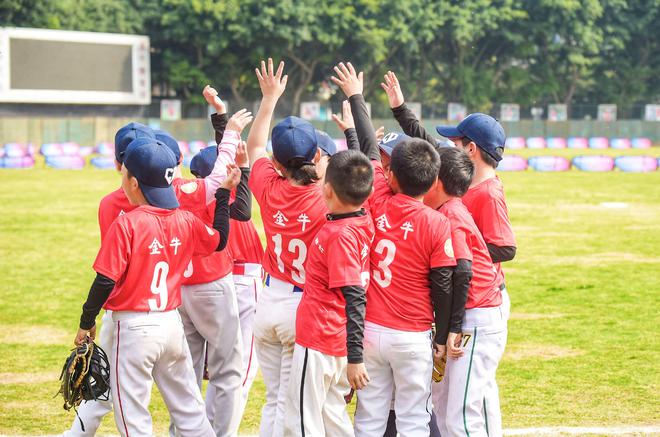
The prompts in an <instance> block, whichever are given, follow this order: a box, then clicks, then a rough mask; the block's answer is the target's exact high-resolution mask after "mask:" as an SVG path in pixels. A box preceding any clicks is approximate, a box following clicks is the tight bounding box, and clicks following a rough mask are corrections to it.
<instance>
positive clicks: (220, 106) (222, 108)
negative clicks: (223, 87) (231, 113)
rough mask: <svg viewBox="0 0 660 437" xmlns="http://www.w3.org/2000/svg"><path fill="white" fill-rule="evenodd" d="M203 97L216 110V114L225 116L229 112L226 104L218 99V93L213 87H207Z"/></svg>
mask: <svg viewBox="0 0 660 437" xmlns="http://www.w3.org/2000/svg"><path fill="white" fill-rule="evenodd" d="M202 95H203V96H204V98H205V99H206V102H207V103H208V104H209V105H211V106H213V107H214V108H215V112H217V113H218V114H225V113H226V112H227V106H226V105H225V103H224V102H223V101H222V100H221V99H220V97H218V92H217V91H216V90H215V88H213V87H211V85H206V86H205V87H204V90H203V91H202Z"/></svg>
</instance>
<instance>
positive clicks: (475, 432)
mask: <svg viewBox="0 0 660 437" xmlns="http://www.w3.org/2000/svg"><path fill="white" fill-rule="evenodd" d="M439 211H440V212H441V213H443V214H444V215H445V216H446V217H447V218H448V219H449V221H450V223H451V226H452V243H453V247H454V254H455V257H456V259H463V260H467V261H470V262H471V263H472V281H471V283H470V287H469V289H468V293H467V301H466V302H465V312H464V316H463V317H462V320H460V319H461V318H459V321H458V325H460V326H452V327H451V328H450V329H451V331H452V332H462V333H463V339H462V342H461V347H462V348H463V351H464V353H465V354H464V355H463V356H462V357H461V358H458V359H457V360H454V359H448V360H447V365H446V368H445V374H444V378H443V380H442V381H441V382H440V383H437V384H434V385H433V409H434V411H435V413H436V418H437V423H438V427H439V428H440V433H441V435H443V436H465V435H471V436H486V435H502V434H501V430H500V431H499V432H494V430H493V429H491V427H490V426H489V422H488V419H487V417H486V413H487V407H485V403H484V398H485V396H486V391H487V390H489V387H490V386H491V385H493V384H494V385H495V386H496V382H495V372H496V370H497V365H498V363H499V360H500V358H501V356H502V353H503V351H504V345H505V333H506V318H505V315H504V311H503V308H502V295H501V291H500V283H499V277H498V273H497V270H496V269H495V267H494V266H493V263H492V261H491V259H490V255H489V253H488V247H487V246H486V242H485V241H484V239H483V237H482V235H481V232H480V231H479V229H478V228H477V226H476V224H475V223H474V220H473V218H472V216H471V215H470V213H469V212H468V210H467V208H466V207H465V205H464V204H463V203H462V202H461V200H460V199H459V198H452V199H450V200H449V201H447V202H446V203H445V204H443V205H442V206H441V207H440V209H439ZM456 298H457V296H454V299H456ZM452 320H453V318H452Z"/></svg>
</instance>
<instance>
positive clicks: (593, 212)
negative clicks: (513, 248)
mask: <svg viewBox="0 0 660 437" xmlns="http://www.w3.org/2000/svg"><path fill="white" fill-rule="evenodd" d="M527 152H529V151H527ZM534 152H536V151H534ZM572 152H575V151H572ZM606 152H609V151H606ZM564 153H565V152H564ZM628 153H638V151H631V152H628ZM643 153H644V154H650V155H653V156H658V155H659V153H658V150H657V149H653V150H650V151H643ZM573 154H577V153H573ZM614 154H615V155H618V154H623V153H621V152H619V151H615V153H614ZM526 156H530V154H529V153H526ZM569 156H572V155H569ZM502 179H503V180H504V183H505V186H506V193H507V198H508V201H509V207H510V213H511V221H512V222H513V225H514V229H515V231H516V234H517V239H518V255H517V257H516V259H515V261H513V262H511V263H509V264H508V265H506V267H505V271H506V274H507V283H508V287H509V292H510V295H511V299H512V302H513V305H512V306H513V307H512V313H513V314H512V320H511V321H510V325H509V332H510V334H509V344H508V347H507V352H506V354H505V357H504V359H503V361H502V363H501V366H500V370H499V372H498V377H499V382H500V388H501V397H502V406H503V415H504V424H505V426H506V427H508V428H519V427H527V426H551V425H565V426H578V425H583V426H586V425H623V424H625V425H633V424H659V423H660V404H659V402H658V396H657V394H658V392H659V391H660V378H659V376H658V375H659V374H658V369H657V363H658V362H660V340H659V337H658V332H657V330H658V326H660V323H659V322H660V317H659V316H658V300H659V299H658V297H659V293H660V253H659V250H658V249H659V248H660V246H659V241H660V239H659V236H660V202H659V199H660V171H658V172H654V173H650V174H625V173H621V172H611V173H600V174H597V173H582V172H579V171H575V170H573V171H570V172H566V173H561V174H552V173H537V172H532V171H528V172H521V173H505V174H502ZM118 185H119V177H118V175H117V174H115V173H114V172H112V171H100V170H92V169H86V170H82V171H55V170H49V169H44V168H36V169H33V170H26V171H11V170H1V171H0V188H1V189H0V205H2V207H1V208H2V214H1V215H0V259H1V260H2V262H1V264H0V434H53V433H61V432H62V431H63V430H64V429H65V428H67V427H68V426H69V425H70V423H71V421H72V420H73V418H74V414H73V412H70V413H67V412H65V411H64V410H63V409H62V401H61V399H60V398H53V396H54V395H55V393H56V392H57V390H58V387H59V384H58V381H57V378H58V376H59V371H60V369H61V365H62V363H63V360H64V358H65V356H66V355H67V354H68V351H69V348H70V345H71V342H72V340H73V337H74V335H75V332H76V325H77V322H78V317H79V315H80V306H81V305H82V302H83V301H84V299H85V297H86V295H87V291H88V289H89V285H90V283H91V281H92V279H93V277H94V273H93V271H92V269H91V264H92V261H93V260H94V256H95V254H96V250H97V248H98V245H99V238H98V229H97V224H96V208H97V205H98V201H99V199H100V198H101V197H102V196H103V195H104V194H106V193H107V192H109V191H110V190H113V189H115V188H116V187H117V186H118ZM603 202H625V203H626V206H625V207H623V208H608V207H606V206H603V205H601V204H602V203H603ZM263 392H264V389H263V384H262V383H261V381H257V383H256V384H255V386H254V389H253V393H252V399H251V401H250V404H249V407H248V411H247V413H246V417H245V419H244V421H243V426H242V432H255V431H256V430H257V429H258V423H259V415H260V407H261V404H262V402H263ZM152 408H153V412H154V420H155V425H156V426H155V428H156V431H157V432H158V433H163V432H164V431H165V429H166V426H167V422H168V417H167V413H166V411H165V408H164V406H163V403H162V401H161V399H160V397H159V396H158V395H157V394H155V396H154V398H153V402H152ZM101 433H103V434H108V433H116V431H115V429H114V422H113V421H112V419H111V418H110V417H107V418H106V419H105V421H104V424H103V427H102V429H101Z"/></svg>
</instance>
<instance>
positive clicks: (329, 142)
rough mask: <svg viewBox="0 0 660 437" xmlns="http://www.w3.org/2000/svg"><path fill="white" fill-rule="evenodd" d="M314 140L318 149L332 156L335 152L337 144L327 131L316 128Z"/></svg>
mask: <svg viewBox="0 0 660 437" xmlns="http://www.w3.org/2000/svg"><path fill="white" fill-rule="evenodd" d="M316 140H317V144H318V146H319V149H321V150H322V151H323V152H324V153H325V154H326V155H328V156H332V155H334V154H335V153H337V144H336V143H335V140H333V139H332V138H330V135H328V134H327V133H325V132H323V131H322V130H318V129H316Z"/></svg>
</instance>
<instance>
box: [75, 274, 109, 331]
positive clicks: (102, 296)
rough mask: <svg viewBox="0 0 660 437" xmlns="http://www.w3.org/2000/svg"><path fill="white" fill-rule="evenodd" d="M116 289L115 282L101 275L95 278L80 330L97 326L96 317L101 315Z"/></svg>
mask: <svg viewBox="0 0 660 437" xmlns="http://www.w3.org/2000/svg"><path fill="white" fill-rule="evenodd" d="M114 288H115V281H113V280H112V279H110V278H108V277H107V276H103V275H102V274H100V273H97V274H96V278H94V282H92V286H91V288H90V289H89V294H88V295H87V301H85V303H84V304H83V307H82V310H83V312H82V315H81V316H80V329H92V327H93V326H94V325H95V324H96V316H98V315H99V312H100V311H101V308H103V304H104V303H105V301H106V300H108V296H110V293H112V290H113V289H114Z"/></svg>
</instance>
